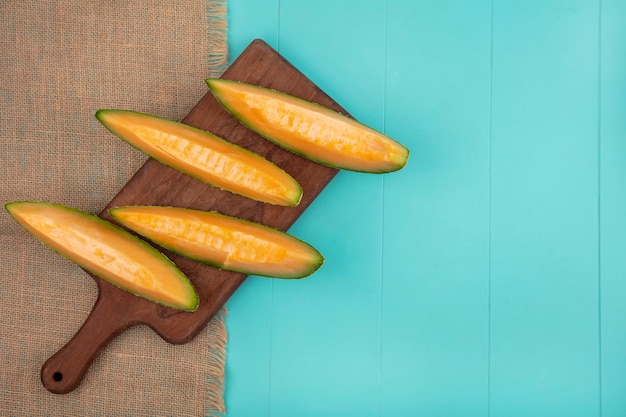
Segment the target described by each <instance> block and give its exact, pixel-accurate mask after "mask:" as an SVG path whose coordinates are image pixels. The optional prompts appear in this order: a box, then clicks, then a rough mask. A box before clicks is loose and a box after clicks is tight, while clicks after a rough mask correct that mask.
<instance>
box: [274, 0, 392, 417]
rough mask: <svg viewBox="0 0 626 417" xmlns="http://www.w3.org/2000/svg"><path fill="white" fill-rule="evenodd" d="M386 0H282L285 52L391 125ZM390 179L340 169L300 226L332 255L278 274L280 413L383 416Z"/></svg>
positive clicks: (367, 117) (297, 229)
mask: <svg viewBox="0 0 626 417" xmlns="http://www.w3.org/2000/svg"><path fill="white" fill-rule="evenodd" d="M384 25H385V16H384V3H381V2H379V1H377V0H367V1H363V0H361V1H359V0H349V1H342V2H336V1H329V0H324V1H316V2H302V1H298V0H281V3H280V35H279V42H278V45H279V52H280V53H281V54H282V55H283V56H285V58H287V59H288V60H289V61H290V62H292V63H293V64H294V65H295V66H296V67H297V68H299V69H300V70H301V71H302V72H303V73H304V74H305V75H307V76H308V77H309V78H311V80H312V81H313V82H315V83H316V84H318V85H319V86H320V87H321V88H322V89H323V90H324V91H326V92H327V93H328V94H329V95H330V96H331V97H333V98H334V99H335V100H336V101H338V102H339V103H340V104H341V105H342V106H343V107H344V108H346V109H347V110H348V111H349V112H350V113H352V114H353V115H354V116H355V117H357V118H358V119H360V120H362V121H363V122H364V123H367V124H369V125H371V126H373V127H375V128H380V127H381V125H382V115H383V113H382V112H383V92H384V90H383V86H384ZM381 203H382V191H381V180H380V177H379V176H377V175H368V174H357V173H348V172H340V173H339V174H338V175H337V177H335V179H334V180H333V181H332V182H331V183H330V184H329V186H328V187H327V188H326V189H325V190H324V191H323V192H322V194H321V195H320V196H319V197H318V198H317V199H316V201H315V202H314V203H313V204H312V205H311V206H310V207H309V208H308V209H307V211H306V212H305V213H304V214H303V215H302V217H301V218H300V219H299V220H298V222H296V224H295V225H294V226H293V227H292V228H291V230H290V232H291V233H293V234H294V235H296V236H298V237H300V238H302V239H304V240H305V241H307V242H309V243H311V244H312V245H313V246H315V247H316V248H318V249H319V250H320V251H321V252H322V253H323V254H324V255H325V256H326V263H325V265H324V266H323V267H322V269H321V270H320V271H319V272H317V273H316V274H315V275H313V276H312V277H309V278H307V279H305V280H303V281H297V282H288V281H276V282H275V283H274V299H273V309H272V368H271V377H272V380H271V406H270V409H271V415H272V416H293V415H294V413H295V414H297V415H298V416H301V417H304V416H319V415H342V416H357V415H358V416H377V415H378V389H379V377H378V371H379V345H380V334H379V327H380V324H379V313H380V254H381V238H380V233H381V231H380V229H381Z"/></svg>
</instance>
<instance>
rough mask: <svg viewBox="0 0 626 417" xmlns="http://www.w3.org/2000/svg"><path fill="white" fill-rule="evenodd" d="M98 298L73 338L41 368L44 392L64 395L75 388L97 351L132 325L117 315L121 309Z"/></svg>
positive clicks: (121, 315)
mask: <svg viewBox="0 0 626 417" xmlns="http://www.w3.org/2000/svg"><path fill="white" fill-rule="evenodd" d="M100 295H101V294H100ZM102 299H103V298H102V297H100V296H99V297H98V299H97V301H96V303H95V304H94V306H93V309H92V310H91V313H89V316H88V317H87V319H86V320H85V323H84V324H83V326H82V327H81V328H80V329H79V330H78V332H76V334H75V335H74V337H72V338H71V339H70V340H69V342H67V344H66V345H65V346H63V347H62V348H61V349H60V350H59V351H58V352H57V353H56V354H54V355H53V356H51V357H50V358H49V359H48V360H47V361H46V362H45V363H44V365H43V366H42V368H41V382H42V383H43V385H44V387H46V389H47V390H48V391H50V392H52V393H54V394H65V393H67V392H70V391H72V390H73V389H74V388H76V387H77V386H78V384H79V383H80V382H81V380H82V379H83V377H84V376H85V373H86V372H87V370H88V369H89V366H90V365H91V363H92V362H93V360H94V359H95V358H96V356H98V354H99V353H100V351H101V350H102V349H103V348H104V347H105V346H106V345H107V344H108V343H109V342H110V341H111V340H113V339H114V338H115V337H116V336H117V335H119V334H120V333H122V332H123V331H124V330H126V329H127V328H128V327H130V326H131V325H132V324H133V323H132V322H129V321H127V320H126V319H125V318H124V315H123V314H120V313H119V312H120V311H122V312H124V311H125V310H124V309H123V308H120V306H118V305H117V303H111V301H110V300H109V301H107V302H106V303H104V302H102V301H101V300H102Z"/></svg>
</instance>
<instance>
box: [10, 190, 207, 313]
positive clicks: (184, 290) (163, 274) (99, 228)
mask: <svg viewBox="0 0 626 417" xmlns="http://www.w3.org/2000/svg"><path fill="white" fill-rule="evenodd" d="M5 207H6V209H7V211H8V212H9V213H10V214H11V216H13V218H14V219H15V220H16V221H17V222H18V223H19V224H20V225H22V226H23V227H24V228H25V229H26V230H28V231H29V232H30V233H32V234H33V235H34V236H36V237H37V238H39V239H40V240H41V241H42V242H43V243H45V244H46V245H47V246H49V247H50V248H52V249H53V250H55V251H56V252H58V253H60V254H61V255H63V256H65V257H66V258H67V259H69V260H71V261H73V262H75V263H76V264H78V265H80V266H81V267H83V268H85V269H86V270H88V271H90V272H92V273H93V274H94V275H96V276H99V277H100V278H102V279H104V280H106V281H108V282H110V283H112V284H114V285H116V286H118V287H120V288H122V289H124V290H126V291H129V292H132V293H134V294H136V295H138V296H141V297H144V298H147V299H148V300H151V301H154V302H157V303H160V304H163V305H166V306H169V307H172V308H176V309H180V310H187V311H194V310H196V309H197V307H198V302H199V300H198V295H197V293H196V291H195V289H194V287H193V285H192V284H191V282H190V281H189V279H188V278H187V277H186V276H185V275H184V274H183V273H182V272H181V271H180V270H179V269H178V268H177V267H176V265H174V263H172V262H171V261H170V260H169V259H168V258H167V257H166V256H165V255H163V254H162V253H160V252H159V251H157V250H156V249H155V248H154V247H152V246H150V245H149V244H148V243H146V242H144V241H143V240H141V239H139V238H138V237H136V236H133V235H132V234H130V233H128V232H127V231H125V230H124V229H122V228H120V227H118V226H116V225H114V224H112V223H110V222H107V221H105V220H103V219H101V218H99V217H96V216H93V215H90V214H87V213H84V212H82V211H79V210H76V209H73V208H70V207H66V206H62V205H58V204H51V203H40V202H13V203H8V204H6V206H5Z"/></svg>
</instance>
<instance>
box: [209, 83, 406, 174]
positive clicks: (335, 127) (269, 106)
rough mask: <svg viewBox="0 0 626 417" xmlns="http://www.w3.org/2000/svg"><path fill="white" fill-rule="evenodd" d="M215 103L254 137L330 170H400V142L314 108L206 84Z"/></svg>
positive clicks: (252, 89) (261, 92)
mask: <svg viewBox="0 0 626 417" xmlns="http://www.w3.org/2000/svg"><path fill="white" fill-rule="evenodd" d="M206 82H207V85H208V86H209V89H210V90H211V92H212V93H213V95H214V96H215V97H216V98H217V99H218V101H219V102H220V103H221V104H222V105H223V106H224V107H225V108H226V109H227V110H228V111H229V112H230V113H231V114H232V115H233V116H234V117H236V118H237V119H239V120H240V121H241V122H242V123H243V124H244V125H246V126H247V127H248V128H250V129H251V130H253V131H255V132H256V133H258V134H259V135H261V136H263V137H265V138H266V139H268V140H270V141H272V142H274V143H275V144H277V145H279V146H281V147H283V148H286V149H288V150H290V151H292V152H294V153H297V154H299V155H301V156H303V157H306V158H309V159H312V160H314V161H317V162H319V163H322V164H324V165H328V166H332V167H334V168H339V169H346V170H352V171H359V172H370V173H385V172H392V171H397V170H399V169H401V168H402V167H404V166H405V164H406V162H407V160H408V157H409V151H408V149H407V148H405V147H404V146H402V145H401V144H400V143H398V142H396V141H395V140H393V139H391V138H389V137H388V136H386V135H384V134H382V133H380V132H377V131H376V130H374V129H371V128H369V127H367V126H364V125H363V124H361V123H359V122H357V121H355V120H353V119H351V118H349V117H346V116H344V115H342V114H339V113H337V112H335V111H332V110H330V109H328V108H326V107H323V106H320V105H318V104H314V103H310V102H307V101H304V100H301V99H299V98H296V97H293V96H290V95H287V94H284V93H281V92H278V91H275V90H271V89H267V88H262V87H259V86H255V85H250V84H245V83H242V82H237V81H229V80H223V79H208V80H206Z"/></svg>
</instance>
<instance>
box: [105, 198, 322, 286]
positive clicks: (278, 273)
mask: <svg viewBox="0 0 626 417" xmlns="http://www.w3.org/2000/svg"><path fill="white" fill-rule="evenodd" d="M109 213H110V214H111V216H112V217H113V218H114V219H115V220H117V221H118V222H119V223H120V224H122V225H123V226H126V227H128V228H129V229H132V230H134V231H136V232H137V233H139V234H141V235H143V236H145V237H146V238H148V239H150V240H152V241H153V242H155V243H157V244H159V245H161V246H162V247H164V248H167V249H170V250H172V251H174V252H177V253H179V254H181V255H183V256H186V257H189V258H191V259H194V260H196V261H199V262H202V263H206V264H209V265H212V266H215V267H217V268H221V269H225V270H229V271H236V272H242V273H245V274H248V275H261V276H267V277H274V278H303V277H306V276H308V275H311V274H312V273H313V272H315V271H316V270H317V269H318V268H319V267H320V266H321V265H322V263H323V262H324V258H323V257H322V255H321V254H320V253H319V252H318V251H317V250H315V249H314V248H313V247H312V246H310V245H308V244H307V243H305V242H303V241H301V240H299V239H297V238H295V237H293V236H291V235H289V234H287V233H284V232H282V231H280V230H276V229H273V228H270V227H267V226H264V225H261V224H258V223H254V222H250V221H247V220H242V219H238V218H235V217H231V216H226V215H224V214H220V213H217V212H209V211H199V210H191V209H184V208H178V207H155V206H128V207H117V208H112V209H110V210H109Z"/></svg>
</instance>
